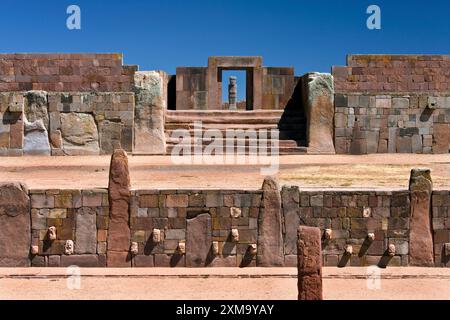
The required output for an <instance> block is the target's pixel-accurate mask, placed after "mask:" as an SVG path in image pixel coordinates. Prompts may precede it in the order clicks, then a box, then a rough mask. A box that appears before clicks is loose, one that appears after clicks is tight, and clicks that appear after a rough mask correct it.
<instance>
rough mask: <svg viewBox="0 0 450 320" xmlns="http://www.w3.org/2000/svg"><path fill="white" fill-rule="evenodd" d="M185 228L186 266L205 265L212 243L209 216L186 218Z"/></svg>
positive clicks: (201, 215)
mask: <svg viewBox="0 0 450 320" xmlns="http://www.w3.org/2000/svg"><path fill="white" fill-rule="evenodd" d="M186 230H187V231H186V267H205V264H206V261H207V257H208V254H209V251H210V249H211V244H212V235H211V232H212V228H211V216H210V215H209V214H200V215H198V216H196V217H195V218H192V219H188V220H187V227H186Z"/></svg>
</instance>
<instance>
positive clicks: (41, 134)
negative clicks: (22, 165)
mask: <svg viewBox="0 0 450 320" xmlns="http://www.w3.org/2000/svg"><path fill="white" fill-rule="evenodd" d="M23 153H24V154H25V155H50V143H49V139H48V132H47V128H46V127H45V125H44V122H43V120H42V119H38V120H36V121H34V122H29V121H28V120H27V119H26V118H25V119H24V140H23Z"/></svg>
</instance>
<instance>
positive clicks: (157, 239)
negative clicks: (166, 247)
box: [152, 229, 161, 243]
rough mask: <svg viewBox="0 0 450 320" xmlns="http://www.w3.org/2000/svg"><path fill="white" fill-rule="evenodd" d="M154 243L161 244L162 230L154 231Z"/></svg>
mask: <svg viewBox="0 0 450 320" xmlns="http://www.w3.org/2000/svg"><path fill="white" fill-rule="evenodd" d="M152 242H153V243H160V242H161V230H159V229H153V232H152Z"/></svg>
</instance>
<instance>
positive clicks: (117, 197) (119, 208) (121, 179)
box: [107, 149, 131, 267]
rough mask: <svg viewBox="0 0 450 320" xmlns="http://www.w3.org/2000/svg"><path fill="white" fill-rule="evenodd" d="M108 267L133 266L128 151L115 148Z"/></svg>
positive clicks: (109, 188)
mask: <svg viewBox="0 0 450 320" xmlns="http://www.w3.org/2000/svg"><path fill="white" fill-rule="evenodd" d="M108 195H109V230H108V250H107V266H108V267H131V255H130V245H131V234H130V210H129V207H130V174H129V171H128V157H127V153H126V152H125V151H124V150H122V149H116V150H114V153H113V155H112V157H111V165H110V168H109V185H108Z"/></svg>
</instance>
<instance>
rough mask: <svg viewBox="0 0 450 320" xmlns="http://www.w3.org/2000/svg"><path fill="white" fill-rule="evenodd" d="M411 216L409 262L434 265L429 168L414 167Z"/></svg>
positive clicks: (431, 185) (411, 182)
mask: <svg viewBox="0 0 450 320" xmlns="http://www.w3.org/2000/svg"><path fill="white" fill-rule="evenodd" d="M409 190H410V193H411V218H410V226H409V227H410V230H409V264H410V265H412V266H421V267H433V266H434V251H433V232H432V229H431V196H432V192H433V183H432V181H431V175H430V170H429V169H412V170H411V177H410V180H409Z"/></svg>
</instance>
